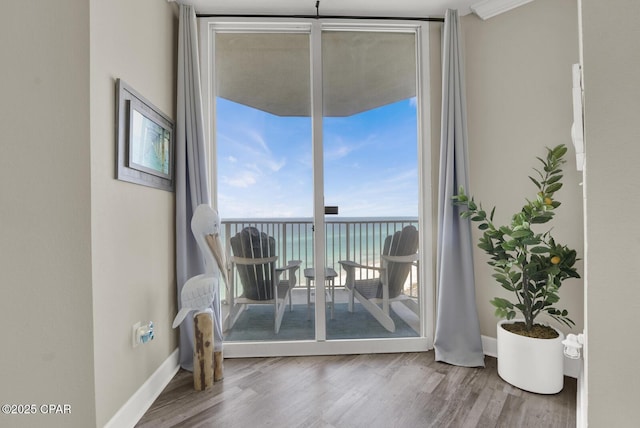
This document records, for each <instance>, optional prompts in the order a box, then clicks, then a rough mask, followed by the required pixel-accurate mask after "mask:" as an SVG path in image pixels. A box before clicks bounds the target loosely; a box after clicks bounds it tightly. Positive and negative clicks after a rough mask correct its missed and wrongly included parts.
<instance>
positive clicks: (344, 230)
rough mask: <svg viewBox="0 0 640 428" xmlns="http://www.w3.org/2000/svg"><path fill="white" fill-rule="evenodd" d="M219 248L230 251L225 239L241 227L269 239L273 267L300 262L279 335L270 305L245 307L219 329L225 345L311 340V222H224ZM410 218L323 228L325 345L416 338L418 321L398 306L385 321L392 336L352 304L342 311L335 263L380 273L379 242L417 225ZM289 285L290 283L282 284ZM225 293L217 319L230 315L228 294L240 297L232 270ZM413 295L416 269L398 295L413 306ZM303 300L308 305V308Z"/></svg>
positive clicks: (367, 275) (336, 222) (359, 274)
mask: <svg viewBox="0 0 640 428" xmlns="http://www.w3.org/2000/svg"><path fill="white" fill-rule="evenodd" d="M222 223H223V229H224V235H223V237H222V239H223V242H224V243H225V245H226V249H225V251H226V254H227V255H228V256H229V257H231V256H232V255H233V251H232V249H231V245H230V237H232V236H234V235H235V234H236V233H238V232H239V231H241V230H242V229H243V228H245V227H255V228H257V229H258V230H260V231H261V232H264V233H265V234H267V235H268V236H270V237H273V238H274V239H275V246H276V254H277V257H278V260H277V262H276V267H277V266H283V265H285V264H286V263H287V261H289V260H301V265H300V267H299V269H298V271H297V272H296V286H295V287H294V288H293V289H292V290H291V293H290V296H291V305H289V303H288V302H287V307H286V309H285V311H284V315H283V317H282V322H281V326H280V330H279V331H278V332H277V333H276V332H275V331H274V316H275V312H274V311H275V309H274V305H265V304H261V305H247V306H246V309H245V310H243V311H242V312H241V313H240V315H238V316H237V318H236V321H235V322H234V323H233V326H232V327H231V328H228V325H229V323H225V328H226V331H225V339H224V340H225V341H226V342H242V341H289V340H315V320H314V316H315V314H314V311H315V291H316V289H315V283H316V281H314V280H308V279H307V278H305V269H307V273H308V272H309V269H310V268H313V253H314V251H313V248H314V247H313V228H312V222H311V220H306V219H276V220H264V219H260V220H256V219H251V220H249V219H243V220H224V221H223V222H222ZM417 223H418V221H417V219H416V218H393V219H391V218H384V219H382V218H366V219H354V218H351V219H332V220H327V222H326V227H325V241H326V248H325V260H326V264H327V268H330V269H333V270H334V271H335V272H334V274H335V278H333V288H334V289H333V293H331V287H330V282H329V281H326V282H325V287H326V289H325V291H326V304H327V305H326V306H327V307H326V314H325V315H326V317H325V318H326V339H327V340H341V339H367V338H398V337H418V336H420V320H419V318H418V316H417V315H416V314H415V313H414V312H412V311H411V310H409V309H408V308H407V307H406V306H405V305H403V304H402V303H399V302H391V303H390V311H389V315H390V317H391V318H392V320H393V323H394V324H395V331H393V332H391V331H388V330H387V329H385V328H384V327H383V326H382V325H381V324H380V323H379V322H378V320H376V318H374V316H373V315H372V314H371V313H370V312H369V311H368V310H367V309H366V308H365V307H364V306H363V305H362V304H360V303H358V301H357V300H356V302H355V303H354V306H353V311H352V312H349V311H348V295H349V293H348V290H347V289H346V288H345V281H346V272H345V270H344V269H343V268H342V266H341V265H340V263H339V261H342V260H351V261H355V262H357V263H359V264H362V265H367V266H375V267H380V259H381V254H382V252H383V246H384V241H385V239H386V238H387V237H388V236H389V235H393V234H394V233H395V232H397V231H399V230H402V228H403V227H405V226H407V225H417ZM375 275H379V272H375V271H374V272H372V271H371V270H368V269H362V270H357V271H356V278H357V279H358V280H360V279H373V278H375ZM287 279H290V278H287ZM230 283H231V285H230V287H228V288H226V289H223V290H221V294H222V296H221V297H222V315H223V319H227V316H228V314H229V312H230V301H231V299H230V297H231V296H230V294H231V291H230V290H231V289H233V287H236V294H235V297H236V298H237V297H238V296H240V295H241V294H242V293H243V290H242V281H241V279H240V277H239V275H238V272H237V270H236V269H234V271H233V272H232V275H230ZM418 291H419V281H418V269H417V267H416V266H412V267H411V269H410V271H409V273H408V275H407V278H406V281H405V282H404V285H403V294H404V295H406V296H407V297H408V298H409V299H411V300H414V301H415V303H416V304H417V301H418ZM308 295H309V296H310V299H309V300H310V302H309V303H308Z"/></svg>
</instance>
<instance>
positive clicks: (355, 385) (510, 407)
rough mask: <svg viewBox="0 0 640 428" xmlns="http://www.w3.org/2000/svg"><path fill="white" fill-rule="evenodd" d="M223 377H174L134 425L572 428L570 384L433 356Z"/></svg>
mask: <svg viewBox="0 0 640 428" xmlns="http://www.w3.org/2000/svg"><path fill="white" fill-rule="evenodd" d="M224 364H225V365H224V374H225V379H224V380H223V381H221V382H217V383H216V384H214V386H213V387H212V388H211V389H209V390H207V391H205V392H196V391H194V390H193V386H192V385H193V377H192V374H191V373H190V372H186V371H183V370H181V371H180V372H178V374H177V375H176V377H175V378H174V379H173V380H172V381H171V383H170V384H169V385H168V386H167V388H166V389H165V390H164V392H162V394H161V395H160V396H159V397H158V399H157V400H156V402H155V403H154V404H153V405H152V407H151V408H150V409H149V411H148V412H147V413H146V414H145V416H144V417H143V418H142V419H141V420H140V422H139V424H138V425H137V426H138V427H153V428H162V427H231V428H235V427H238V428H249V427H251V428H253V427H284V428H289V427H305V428H307V427H340V428H343V427H345V428H346V427H367V428H376V427H384V428H390V427H403V428H404V427H408V428H414V427H509V428H512V427H518V428H521V427H553V428H558V427H574V426H575V424H576V419H575V416H576V407H575V405H576V404H575V403H576V381H575V379H572V378H567V377H565V386H564V390H563V391H562V392H560V393H559V394H556V395H537V394H531V393H527V392H524V391H522V390H520V389H517V388H514V387H512V386H510V385H508V384H507V383H505V382H504V381H502V379H500V377H499V376H498V374H497V371H496V360H495V358H491V357H486V365H487V366H486V368H484V369H474V368H463V367H455V366H450V365H448V364H443V363H439V362H435V361H434V353H433V351H431V352H426V353H405V354H374V355H342V356H321V357H282V358H251V359H228V360H225V363H224Z"/></svg>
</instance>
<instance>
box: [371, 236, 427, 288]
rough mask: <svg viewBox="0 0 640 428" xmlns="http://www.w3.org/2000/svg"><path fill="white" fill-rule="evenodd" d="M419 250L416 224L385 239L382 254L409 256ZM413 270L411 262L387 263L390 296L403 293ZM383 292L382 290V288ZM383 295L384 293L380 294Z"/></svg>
mask: <svg viewBox="0 0 640 428" xmlns="http://www.w3.org/2000/svg"><path fill="white" fill-rule="evenodd" d="M417 251H418V230H417V229H416V228H415V226H411V225H410V226H405V227H404V228H403V229H402V230H399V231H397V232H396V233H394V234H393V235H389V236H387V238H386V239H385V241H384V247H383V250H382V254H384V255H385V256H409V255H411V254H415V253H416V252H417ZM410 271H411V264H410V263H394V262H389V263H387V275H388V279H389V298H391V299H392V298H394V297H397V296H399V295H400V294H402V292H403V287H404V283H405V281H406V280H407V276H408V275H409V272H410ZM380 293H382V290H380ZM378 297H382V295H380V296H378Z"/></svg>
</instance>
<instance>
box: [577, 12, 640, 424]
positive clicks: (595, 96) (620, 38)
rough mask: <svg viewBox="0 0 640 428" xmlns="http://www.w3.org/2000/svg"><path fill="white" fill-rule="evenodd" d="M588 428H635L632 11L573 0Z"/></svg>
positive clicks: (638, 174) (637, 148) (639, 65)
mask: <svg viewBox="0 0 640 428" xmlns="http://www.w3.org/2000/svg"><path fill="white" fill-rule="evenodd" d="M582 13H583V21H582V22H583V52H584V86H585V138H586V155H587V168H586V170H585V172H586V174H585V175H586V185H587V188H586V198H587V203H586V207H587V243H588V251H587V260H588V265H587V266H588V268H587V278H588V280H587V321H586V327H587V332H588V346H587V355H586V360H587V362H586V364H587V371H588V374H587V385H588V397H589V403H588V420H589V426H590V427H596V428H597V427H613V426H615V427H632V426H638V421H637V413H638V411H637V407H638V403H639V400H640V372H639V371H638V370H637V360H638V357H637V356H638V353H640V342H638V335H637V334H636V333H635V328H636V326H637V324H638V313H639V311H640V287H638V284H640V271H639V270H638V261H639V260H640V223H638V220H637V212H638V210H640V199H638V194H639V191H638V182H640V168H639V167H638V157H639V156H640V121H639V120H638V117H640V80H639V77H638V76H640V48H639V42H638V40H640V25H639V24H638V17H640V3H639V2H637V1H635V0H628V1H621V2H616V7H612V5H610V4H608V2H602V1H598V0H582Z"/></svg>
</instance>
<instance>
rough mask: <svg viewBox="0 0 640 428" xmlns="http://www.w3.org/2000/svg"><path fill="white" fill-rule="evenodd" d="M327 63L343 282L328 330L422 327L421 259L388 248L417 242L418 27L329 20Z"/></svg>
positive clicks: (327, 137) (399, 332)
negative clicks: (403, 258) (339, 23)
mask: <svg viewBox="0 0 640 428" xmlns="http://www.w3.org/2000/svg"><path fill="white" fill-rule="evenodd" d="M322 66H323V67H322V69H323V73H322V78H323V86H322V88H323V104H324V106H323V148H324V156H323V157H324V194H325V200H326V201H327V202H328V203H331V204H333V205H336V206H338V209H339V215H337V216H335V217H333V216H332V217H331V218H327V223H326V227H327V251H326V255H327V263H326V264H327V266H328V267H329V268H331V269H334V270H335V272H336V274H337V277H336V282H337V283H338V284H340V287H339V292H338V293H337V294H336V293H334V290H331V291H332V294H333V295H334V297H337V298H335V299H334V300H335V304H336V308H337V310H335V309H336V308H334V317H333V318H329V319H328V320H327V338H328V339H362V338H399V337H418V336H420V321H419V306H420V305H419V283H418V278H419V276H418V266H417V263H413V261H412V260H407V261H406V262H392V263H388V262H387V261H385V259H384V258H383V256H385V255H386V256H399V255H400V252H404V253H407V254H405V255H410V254H415V253H416V252H417V250H418V239H417V229H418V153H417V148H418V140H417V136H418V132H417V131H418V121H417V108H416V86H417V84H416V82H417V77H416V71H417V68H416V36H415V33H413V32H411V33H407V32H399V31H381V30H365V29H362V28H357V29H348V28H347V29H345V28H343V27H342V26H338V27H329V28H327V29H325V30H324V31H323V32H322ZM405 228H406V229H405ZM403 230H404V232H403ZM409 235H411V236H409ZM414 235H415V236H414ZM394 237H395V238H396V240H397V241H399V245H400V247H398V246H397V245H396V246H393V248H387V249H386V250H385V241H391V240H392V239H393V238H394ZM404 246H406V248H403V247H404ZM341 260H348V261H349V262H353V263H357V265H358V267H355V266H354V265H351V264H350V263H340V261H341ZM361 266H366V268H365V267H361ZM383 268H386V269H387V270H386V271H383V270H381V269H383ZM349 274H352V275H353V278H348V276H349ZM385 278H386V280H385ZM385 281H386V282H385ZM329 285H331V283H329ZM384 287H387V288H388V290H387V294H388V296H383V294H384V292H385V290H384V289H383V288H384ZM350 300H353V305H351V303H350ZM404 303H408V305H405V304H404ZM410 309H413V310H410Z"/></svg>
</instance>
